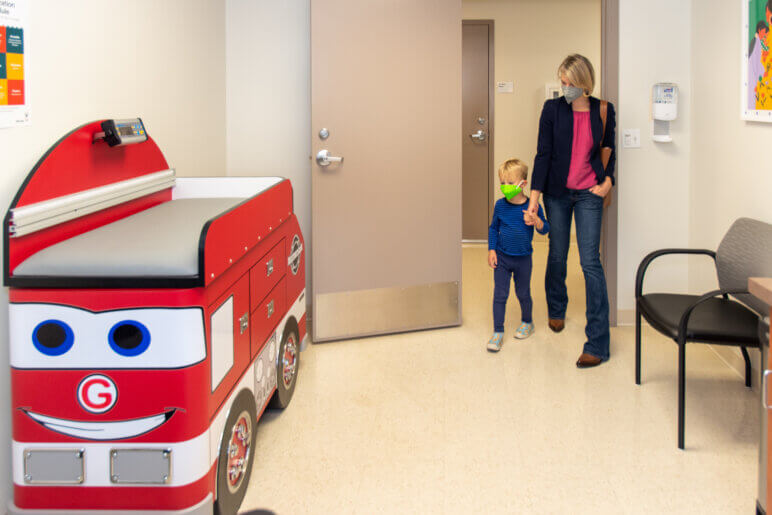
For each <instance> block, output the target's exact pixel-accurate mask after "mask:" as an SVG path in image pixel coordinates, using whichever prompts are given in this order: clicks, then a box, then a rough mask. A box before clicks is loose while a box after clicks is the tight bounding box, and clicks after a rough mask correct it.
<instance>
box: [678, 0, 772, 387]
mask: <svg viewBox="0 0 772 515" xmlns="http://www.w3.org/2000/svg"><path fill="white" fill-rule="evenodd" d="M740 17H741V9H740V4H739V3H737V2H726V1H725V0H703V1H702V2H701V3H700V8H699V9H695V10H694V17H693V25H692V63H693V64H692V81H693V84H694V105H695V109H694V114H693V116H692V148H693V151H692V163H691V167H692V171H691V174H692V180H691V185H690V186H691V187H690V192H689V193H690V223H689V240H690V241H689V243H690V245H689V246H691V247H699V248H708V249H716V247H717V246H718V244H719V242H720V241H721V238H722V237H723V235H724V234H725V233H726V231H727V229H728V228H729V226H730V225H731V224H732V222H734V220H736V219H737V218H739V217H743V216H747V217H751V218H756V219H758V220H763V221H765V222H767V223H772V203H770V201H769V195H770V192H772V165H770V155H769V149H770V142H772V123H759V122H746V121H743V120H741V119H740V101H739V98H740V91H741V85H740V77H741V67H740V52H741V47H740V45H741V44H746V45H747V43H741V39H740V33H739V32H740V29H739V27H740ZM708 57H709V58H708ZM716 282H717V281H716V274H715V269H714V267H713V264H712V261H711V260H710V259H697V258H694V259H692V260H691V261H690V266H689V283H690V286H691V288H692V290H693V291H694V292H705V291H709V290H712V289H714V288H716V287H717V285H716ZM716 351H717V352H718V353H719V354H720V355H721V356H722V357H723V358H724V359H725V360H726V361H727V362H728V363H729V364H730V365H732V366H733V367H735V368H736V369H737V370H738V371H741V370H743V369H742V363H743V361H742V358H741V357H740V353H739V350H738V349H737V348H733V347H723V346H716ZM750 355H751V359H752V361H753V365H754V368H756V369H757V368H758V353H756V352H751V353H750ZM754 377H758V375H757V372H755V373H754ZM757 384H758V381H754V386H756V385H757Z"/></svg>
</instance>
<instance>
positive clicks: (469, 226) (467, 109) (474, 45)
mask: <svg viewBox="0 0 772 515" xmlns="http://www.w3.org/2000/svg"><path fill="white" fill-rule="evenodd" d="M462 70H463V88H462V92H463V108H462V112H463V115H462V116H463V117H462V121H461V142H462V143H461V144H462V148H463V193H462V195H463V230H462V234H463V238H464V240H467V241H485V240H487V239H488V223H489V218H490V215H491V214H492V211H491V204H492V202H493V189H492V187H493V183H494V181H495V180H494V179H493V177H492V175H493V170H492V162H493V141H492V138H493V134H492V129H493V124H492V123H491V115H492V114H493V106H492V102H493V94H492V87H493V21H492V20H464V23H463V57H462Z"/></svg>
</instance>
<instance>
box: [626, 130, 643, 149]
mask: <svg viewBox="0 0 772 515" xmlns="http://www.w3.org/2000/svg"><path fill="white" fill-rule="evenodd" d="M622 146H623V147H624V148H641V129H625V130H623V131H622Z"/></svg>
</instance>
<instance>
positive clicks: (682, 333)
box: [678, 290, 748, 343]
mask: <svg viewBox="0 0 772 515" xmlns="http://www.w3.org/2000/svg"><path fill="white" fill-rule="evenodd" d="M743 293H748V290H713V291H710V292H708V293H706V294H705V295H702V296H701V297H700V298H698V299H697V300H695V301H694V302H693V303H692V305H691V306H689V307H688V308H686V311H684V314H683V315H681V321H680V322H679V323H678V343H686V328H687V327H688V326H689V318H691V316H692V311H694V308H696V307H697V306H699V305H700V304H702V303H703V302H705V301H707V300H710V299H712V298H713V297H717V296H719V295H721V296H723V297H724V298H727V295H739V294H743Z"/></svg>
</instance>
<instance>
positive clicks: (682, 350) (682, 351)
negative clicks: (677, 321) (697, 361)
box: [678, 342, 686, 449]
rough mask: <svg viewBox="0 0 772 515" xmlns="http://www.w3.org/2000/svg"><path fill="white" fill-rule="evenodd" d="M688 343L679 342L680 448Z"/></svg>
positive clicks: (682, 440)
mask: <svg viewBox="0 0 772 515" xmlns="http://www.w3.org/2000/svg"><path fill="white" fill-rule="evenodd" d="M685 366H686V342H678V448H679V449H683V448H684V425H685V424H684V422H685V421H684V419H685V415H686V370H685Z"/></svg>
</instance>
